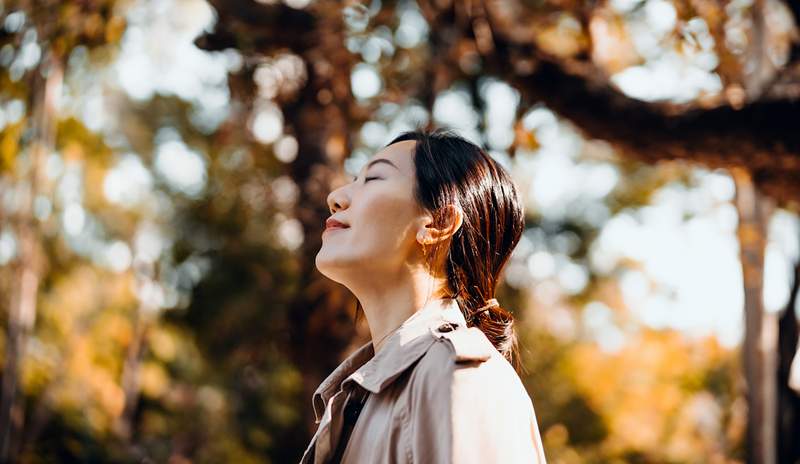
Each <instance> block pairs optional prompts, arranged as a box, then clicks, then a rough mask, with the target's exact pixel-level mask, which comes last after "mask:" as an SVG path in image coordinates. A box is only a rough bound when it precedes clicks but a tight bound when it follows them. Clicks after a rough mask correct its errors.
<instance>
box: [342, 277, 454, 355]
mask: <svg viewBox="0 0 800 464" xmlns="http://www.w3.org/2000/svg"><path fill="white" fill-rule="evenodd" d="M376 280H380V281H381V282H387V283H389V285H386V286H380V285H369V286H365V287H364V288H361V289H357V290H353V289H351V291H353V293H354V294H355V296H356V297H357V298H358V301H359V302H360V303H361V306H362V308H363V309H364V316H365V317H366V319H367V324H368V325H369V331H370V335H371V338H372V342H373V344H375V345H374V346H373V348H374V350H375V353H376V354H377V353H378V351H380V349H381V347H382V346H383V344H384V342H385V341H386V339H387V338H389V334H390V333H391V332H393V331H394V330H395V329H397V328H398V327H400V325H402V324H403V322H405V321H406V320H407V319H408V318H409V317H411V316H412V315H413V314H414V313H416V312H417V311H418V310H419V309H420V308H422V307H423V306H424V305H425V303H427V302H428V301H430V300H432V299H437V298H444V297H445V296H446V294H445V293H444V292H443V291H442V290H441V289H443V288H446V286H444V285H443V282H442V281H441V280H437V279H434V278H433V277H432V276H431V275H430V274H428V273H426V272H416V273H415V272H412V273H408V274H405V275H401V276H395V277H394V278H382V279H376ZM372 283H374V281H373V282H371V284H372Z"/></svg>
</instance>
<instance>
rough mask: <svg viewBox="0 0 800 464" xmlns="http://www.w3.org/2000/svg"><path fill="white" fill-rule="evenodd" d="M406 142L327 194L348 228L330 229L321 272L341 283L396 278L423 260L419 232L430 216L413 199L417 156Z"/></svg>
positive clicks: (411, 143) (324, 237)
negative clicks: (421, 258)
mask: <svg viewBox="0 0 800 464" xmlns="http://www.w3.org/2000/svg"><path fill="white" fill-rule="evenodd" d="M415 144H416V141H414V140H405V141H402V142H397V143H394V144H392V145H389V146H388V147H386V148H384V149H383V150H381V151H380V152H378V153H377V154H376V155H375V156H373V157H372V158H371V159H370V160H369V162H368V163H367V164H366V165H365V166H364V168H362V169H361V171H360V172H359V173H358V176H357V177H356V178H355V179H353V181H352V182H350V183H348V184H345V185H343V186H341V187H339V188H337V189H335V190H334V191H332V192H331V193H330V194H329V195H328V199H327V201H328V208H329V209H330V211H331V212H332V214H331V216H330V217H331V218H333V219H335V220H338V221H340V222H342V223H344V224H346V225H347V226H348V227H346V228H334V229H327V230H325V231H324V232H323V233H322V247H321V248H320V250H319V252H318V253H317V256H316V266H317V269H319V271H320V272H321V273H323V274H324V275H326V276H327V277H329V278H330V279H332V280H334V281H337V282H340V283H342V284H345V285H346V286H347V284H350V283H355V282H354V280H355V281H360V280H370V279H376V278H379V276H380V278H385V277H390V278H391V276H392V275H397V272H399V271H401V270H402V268H403V267H404V266H408V265H410V264H412V263H413V262H415V260H418V259H419V251H418V250H419V248H418V247H419V242H417V239H416V237H417V233H418V232H419V231H422V230H423V229H424V227H425V224H427V223H428V222H429V221H428V220H427V219H429V218H430V216H428V215H427V214H425V213H423V212H422V211H420V209H419V208H418V206H417V203H416V201H415V199H414V198H413V188H414V184H415V172H414V160H413V152H412V150H413V149H414V146H415Z"/></svg>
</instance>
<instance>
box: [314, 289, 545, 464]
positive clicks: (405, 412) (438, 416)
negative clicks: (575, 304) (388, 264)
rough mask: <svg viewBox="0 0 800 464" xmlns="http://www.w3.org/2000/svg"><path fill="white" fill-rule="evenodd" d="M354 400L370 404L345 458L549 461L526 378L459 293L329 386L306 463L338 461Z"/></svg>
mask: <svg viewBox="0 0 800 464" xmlns="http://www.w3.org/2000/svg"><path fill="white" fill-rule="evenodd" d="M354 398H366V402H365V403H364V405H363V409H362V410H361V413H360V415H359V416H358V420H357V421H356V424H355V427H354V428H353V429H352V433H351V435H350V438H349V440H348V441H347V443H346V447H345V448H344V454H343V455H342V460H341V462H342V463H348V464H349V463H358V464H383V463H386V464H388V463H408V464H410V463H420V464H423V463H425V464H427V463H432V464H438V463H458V464H461V463H464V464H467V463H481V464H486V463H503V464H514V463H535V464H544V463H545V456H544V450H543V447H542V441H541V437H540V434H539V427H538V424H537V421H536V415H535V413H534V409H533V403H532V401H531V398H530V397H529V396H528V393H527V392H526V390H525V388H524V386H523V384H522V382H521V380H520V378H519V376H518V375H517V373H516V372H515V371H514V368H513V367H512V366H511V364H509V362H508V361H507V360H506V359H505V358H504V357H503V356H502V355H501V354H500V353H499V352H498V351H497V350H496V349H495V347H494V346H493V345H492V344H491V342H490V341H489V340H488V339H487V338H486V336H485V335H484V334H483V332H481V330H480V329H478V328H475V327H470V328H467V327H466V321H465V319H464V316H463V315H462V313H461V311H460V310H459V306H458V303H457V300H455V299H449V298H448V299H435V300H431V301H429V302H428V303H427V304H426V305H425V306H424V307H423V308H421V309H420V310H419V311H418V312H416V313H414V314H413V315H412V316H411V317H409V318H408V319H407V320H406V321H405V322H404V323H403V324H402V325H401V326H400V327H399V328H398V330H397V331H395V332H394V333H393V334H392V335H390V336H389V337H388V338H387V339H386V340H385V342H384V345H383V347H382V349H381V350H380V351H379V353H378V355H377V356H374V351H373V347H372V342H369V343H367V344H365V345H363V346H361V347H360V348H358V349H357V350H356V351H355V352H353V353H352V354H351V355H350V356H348V357H347V359H345V360H344V361H342V363H341V364H340V365H339V366H338V367H337V368H336V369H335V370H334V371H333V372H332V373H331V374H330V375H329V376H328V377H327V378H326V379H325V380H324V381H323V382H322V383H321V384H320V385H319V387H318V388H317V390H316V391H315V393H314V396H313V399H312V406H313V408H314V414H315V418H316V422H317V424H319V425H318V427H317V431H316V433H315V434H314V437H313V438H312V439H311V443H309V445H308V447H307V448H306V450H305V452H304V453H303V456H302V458H301V460H300V463H301V464H309V463H314V464H321V463H325V462H328V461H329V460H330V459H331V457H332V455H333V454H334V452H335V450H336V447H337V444H338V441H339V439H340V436H341V434H342V423H343V411H344V408H345V405H346V403H347V402H348V401H349V400H350V399H354Z"/></svg>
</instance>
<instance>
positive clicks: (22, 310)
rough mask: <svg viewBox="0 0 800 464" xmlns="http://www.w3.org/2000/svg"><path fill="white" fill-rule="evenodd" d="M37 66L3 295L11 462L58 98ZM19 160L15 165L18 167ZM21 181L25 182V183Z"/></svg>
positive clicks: (55, 75)
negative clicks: (38, 211)
mask: <svg viewBox="0 0 800 464" xmlns="http://www.w3.org/2000/svg"><path fill="white" fill-rule="evenodd" d="M47 64H48V65H47V66H45V67H43V68H44V69H45V70H46V71H47V73H46V77H42V72H40V71H41V70H40V69H37V70H36V71H33V72H32V75H31V94H30V96H31V98H30V107H31V110H32V111H31V116H32V118H31V119H32V123H31V128H32V131H33V137H32V138H31V140H32V142H31V145H30V146H29V157H28V158H27V162H28V164H27V166H24V165H23V166H21V167H20V169H24V170H26V171H27V172H26V173H24V174H23V175H21V176H20V178H21V179H23V181H22V182H20V184H19V185H18V186H17V188H19V189H21V190H22V193H23V195H21V197H22V198H23V200H22V204H21V205H20V208H19V210H18V211H17V212H16V214H14V215H13V221H12V223H13V224H14V226H15V227H14V231H15V233H16V238H17V242H18V251H19V254H18V258H17V260H16V263H15V264H14V271H13V275H14V281H13V282H12V284H11V291H10V292H9V293H10V295H9V306H8V309H9V311H8V327H7V329H6V330H7V333H6V337H7V338H6V346H7V352H6V365H5V366H4V369H3V387H2V389H3V390H2V399H1V400H0V460H2V461H3V462H8V461H10V460H11V461H13V460H15V457H16V456H17V453H18V451H19V444H20V438H21V433H22V429H23V426H24V419H25V413H24V410H25V405H24V399H23V398H22V396H21V395H19V394H18V389H19V386H18V384H19V373H20V365H21V363H22V360H23V359H24V356H25V344H26V342H27V339H28V335H29V334H30V332H31V330H32V329H33V325H34V323H35V321H36V297H37V294H38V290H39V281H40V279H41V274H42V267H43V259H44V258H45V257H44V254H43V253H42V250H41V244H40V242H39V231H38V229H37V227H36V224H35V222H34V221H35V217H34V211H33V204H34V200H35V199H36V195H37V194H38V193H39V192H40V190H41V188H42V187H41V180H40V177H41V175H42V174H41V165H42V162H43V160H44V157H45V156H46V155H47V154H48V153H49V152H50V151H52V149H53V146H54V142H55V135H56V128H57V114H56V108H57V99H58V98H59V97H60V94H61V84H62V81H63V67H62V64H61V62H60V61H59V60H58V59H56V58H53V57H52V55H51V57H50V59H49V61H48V63H47ZM24 161H25V159H24V158H21V159H20V160H19V162H20V164H21V163H22V162H24ZM25 180H27V182H25Z"/></svg>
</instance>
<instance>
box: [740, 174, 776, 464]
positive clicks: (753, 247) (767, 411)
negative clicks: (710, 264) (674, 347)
mask: <svg viewBox="0 0 800 464" xmlns="http://www.w3.org/2000/svg"><path fill="white" fill-rule="evenodd" d="M732 174H733V178H734V181H735V182H736V199H735V203H736V209H737V211H738V214H739V225H738V227H737V235H738V237H739V255H740V259H741V263H742V275H743V277H744V299H745V305H744V315H745V336H744V344H743V346H742V356H743V358H744V359H743V360H744V376H745V383H746V397H747V404H748V412H747V419H748V420H747V442H746V448H747V462H748V463H752V464H775V463H776V430H775V425H776V423H777V398H776V393H777V392H776V388H775V385H776V381H777V375H776V374H777V348H778V347H777V331H778V327H777V317H776V315H775V313H771V312H765V311H764V305H763V303H762V301H763V300H762V297H763V288H764V282H763V280H764V279H763V275H764V252H765V247H766V233H767V223H768V221H769V217H770V215H771V212H772V209H773V208H772V202H771V201H770V200H769V199H767V198H765V197H764V196H763V195H762V194H761V193H760V192H759V191H758V190H757V189H756V188H755V186H754V185H753V180H752V178H751V176H750V174H749V173H748V172H747V171H745V170H743V169H733V170H732Z"/></svg>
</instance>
